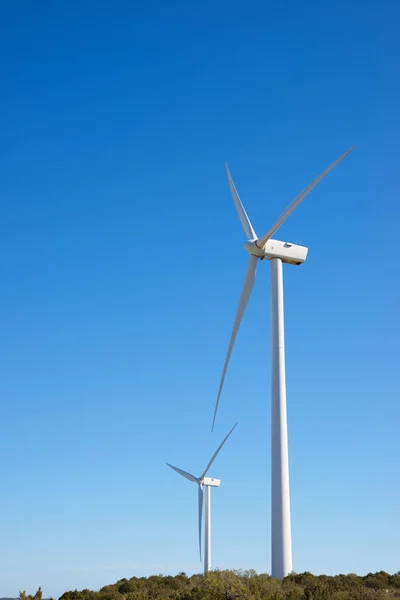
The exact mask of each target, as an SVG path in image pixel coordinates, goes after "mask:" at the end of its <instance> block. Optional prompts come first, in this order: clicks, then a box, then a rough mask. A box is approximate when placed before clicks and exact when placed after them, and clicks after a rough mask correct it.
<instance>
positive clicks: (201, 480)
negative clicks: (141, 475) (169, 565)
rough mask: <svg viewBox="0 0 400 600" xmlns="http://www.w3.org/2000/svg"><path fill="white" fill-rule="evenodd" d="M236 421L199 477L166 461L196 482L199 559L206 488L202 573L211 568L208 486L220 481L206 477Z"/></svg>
mask: <svg viewBox="0 0 400 600" xmlns="http://www.w3.org/2000/svg"><path fill="white" fill-rule="evenodd" d="M236 425H237V423H236V424H235V425H234V426H233V427H232V429H231V430H230V432H229V433H228V435H227V436H226V437H225V438H224V439H223V441H222V442H221V444H220V445H219V446H218V448H217V449H216V451H215V452H214V454H213V455H212V457H211V460H210V462H209V463H208V465H207V466H206V468H205V469H204V471H203V473H202V474H201V475H200V477H195V476H194V475H192V474H191V473H188V472H187V471H183V470H182V469H178V467H174V466H173V465H170V464H169V463H167V465H168V466H169V467H171V469H174V471H176V472H177V473H179V474H180V475H183V477H186V479H189V481H193V482H194V483H197V485H198V486H199V492H198V502H199V512H198V514H199V552H200V560H201V524H202V520H203V495H204V491H203V487H205V488H206V502H205V504H206V506H205V513H206V519H205V521H206V522H205V539H204V573H207V572H208V571H209V570H210V568H211V493H210V491H211V490H210V488H211V487H218V486H219V485H220V483H221V480H220V479H214V478H213V477H206V475H207V473H208V471H209V470H210V468H211V465H212V464H213V462H214V460H215V459H216V458H217V455H218V453H219V451H220V450H221V448H222V446H223V445H224V444H225V442H226V440H227V439H228V437H229V436H230V435H231V433H232V431H233V430H234V429H235V427H236Z"/></svg>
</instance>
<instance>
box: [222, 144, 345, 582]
mask: <svg viewBox="0 0 400 600" xmlns="http://www.w3.org/2000/svg"><path fill="white" fill-rule="evenodd" d="M354 148H355V146H353V147H352V148H350V149H349V150H347V152H345V153H344V154H342V155H341V156H340V157H339V158H338V159H337V160H335V161H334V162H333V163H332V164H331V165H330V166H329V167H328V168H327V169H325V171H323V172H322V173H321V174H320V175H318V177H317V178H316V179H314V181H312V183H310V184H309V185H308V186H307V187H306V188H304V190H303V191H302V192H301V193H300V194H299V195H298V196H297V197H296V198H295V199H294V200H293V201H292V202H291V203H290V204H289V206H288V207H287V208H286V209H285V210H284V211H283V213H282V214H281V215H280V216H279V217H278V219H277V220H276V221H275V223H274V224H273V225H272V226H271V227H270V228H269V229H268V231H267V232H266V233H265V234H264V235H263V236H262V237H260V238H259V237H257V235H256V233H255V231H254V229H253V226H252V224H251V222H250V219H249V217H248V216H247V213H246V211H245V209H244V207H243V204H242V202H241V200H240V198H239V194H238V193H237V191H236V188H235V185H234V183H233V180H232V177H231V174H230V172H229V168H228V164H227V163H226V172H227V175H228V182H229V187H230V189H231V193H232V197H233V201H234V203H235V206H236V210H237V213H238V215H239V219H240V221H241V223H242V227H243V229H244V232H245V234H246V236H247V238H248V239H247V242H245V244H244V247H245V249H246V250H247V252H249V254H250V258H249V263H248V266H247V272H246V276H245V279H244V284H243V289H242V293H241V296H240V300H239V306H238V309H237V312H236V318H235V321H234V324H233V330H232V334H231V338H230V341H229V345H228V351H227V354H226V358H225V363H224V367H223V369H222V376H221V381H220V385H219V389H218V395H217V401H216V405H215V410H214V418H213V424H212V430H213V429H214V424H215V418H216V416H217V410H218V404H219V400H220V397H221V392H222V387H223V385H224V380H225V375H226V371H227V369H228V364H229V360H230V357H231V354H232V349H233V346H234V343H235V340H236V336H237V332H238V330H239V326H240V323H241V320H242V317H243V314H244V311H245V308H246V306H247V303H248V300H249V298H250V294H251V291H252V289H253V284H254V280H255V276H256V269H257V263H258V261H259V260H265V259H266V260H270V261H271V357H272V366H271V463H272V464H271V562H272V565H271V575H272V577H274V578H276V579H282V578H283V577H286V575H288V573H290V571H291V570H292V539H291V530H290V495H289V460H288V440H287V418H286V376H285V346H284V325H283V279H282V263H288V264H291V265H301V264H302V263H303V262H304V261H305V260H306V257H307V252H308V248H305V247H304V246H297V245H295V244H290V243H288V242H281V241H278V240H275V239H272V236H273V235H274V233H275V232H276V230H277V229H278V228H279V227H280V226H281V225H282V224H283V223H284V222H285V221H286V219H287V218H288V217H289V216H290V215H291V214H292V212H293V211H294V210H295V208H297V207H298V206H299V204H300V203H301V202H302V201H303V200H304V198H305V197H306V196H307V195H308V194H309V193H310V192H311V191H312V190H313V189H314V188H315V186H316V185H318V183H319V182H320V181H322V179H323V178H324V177H325V176H326V175H327V174H328V173H329V172H330V171H331V170H332V169H333V168H334V167H336V165H337V164H339V163H340V161H341V160H343V159H344V158H345V157H346V156H347V155H348V154H349V153H350V152H351V151H352V150H353V149H354Z"/></svg>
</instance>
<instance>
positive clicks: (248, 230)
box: [225, 162, 257, 240]
mask: <svg viewBox="0 0 400 600" xmlns="http://www.w3.org/2000/svg"><path fill="white" fill-rule="evenodd" d="M225 168H226V174H227V175H228V183H229V187H230V188H231V193H232V198H233V201H234V203H235V207H236V211H237V214H238V215H239V219H240V222H241V223H242V227H243V229H244V232H245V234H246V235H247V238H248V239H249V240H255V239H257V235H256V233H255V231H254V229H253V226H252V224H251V222H250V219H249V217H248V216H247V213H246V211H245V209H244V206H243V204H242V202H241V200H240V198H239V194H238V193H237V190H236V187H235V184H234V183H233V179H232V176H231V173H230V171H229V167H228V163H227V162H226V163H225Z"/></svg>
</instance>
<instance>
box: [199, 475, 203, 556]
mask: <svg viewBox="0 0 400 600" xmlns="http://www.w3.org/2000/svg"><path fill="white" fill-rule="evenodd" d="M202 521H203V486H202V485H201V483H199V552H200V560H201V524H202Z"/></svg>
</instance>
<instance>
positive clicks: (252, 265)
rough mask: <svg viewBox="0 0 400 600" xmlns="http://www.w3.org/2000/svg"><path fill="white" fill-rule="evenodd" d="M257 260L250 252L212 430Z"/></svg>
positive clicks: (254, 275) (254, 274)
mask: <svg viewBox="0 0 400 600" xmlns="http://www.w3.org/2000/svg"><path fill="white" fill-rule="evenodd" d="M257 261H258V257H257V256H254V255H253V254H250V259H249V262H248V265H247V271H246V276H245V278H244V284H243V289H242V293H241V296H240V300H239V306H238V309H237V312H236V317H235V322H234V324H233V329H232V334H231V339H230V340H229V345H228V351H227V353H226V357H225V363H224V368H223V369H222V375H221V382H220V384H219V390H218V395H217V402H216V404H215V409H214V418H213V422H212V427H211V431H213V430H214V424H215V418H216V416H217V410H218V404H219V399H220V397H221V392H222V387H223V385H224V381H225V375H226V371H227V369H228V365H229V360H230V358H231V354H232V349H233V346H234V343H235V340H236V336H237V332H238V330H239V327H240V323H241V321H242V317H243V314H244V311H245V309H246V306H247V303H248V301H249V298H250V294H251V291H252V289H253V285H254V280H255V277H256V270H257Z"/></svg>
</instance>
